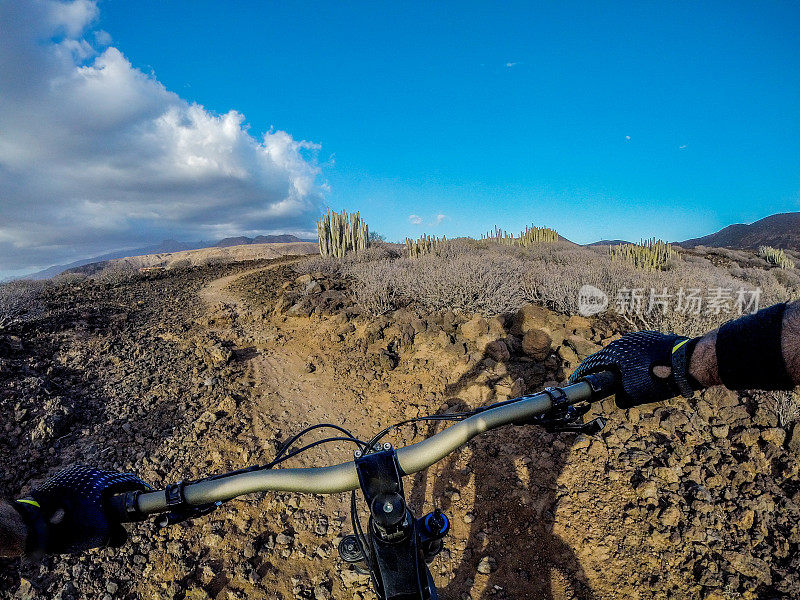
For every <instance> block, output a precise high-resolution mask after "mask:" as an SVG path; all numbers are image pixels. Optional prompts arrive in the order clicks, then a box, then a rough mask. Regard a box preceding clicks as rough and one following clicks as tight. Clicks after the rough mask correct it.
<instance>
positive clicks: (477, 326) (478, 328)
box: [458, 316, 489, 342]
mask: <svg viewBox="0 0 800 600" xmlns="http://www.w3.org/2000/svg"><path fill="white" fill-rule="evenodd" d="M458 329H459V333H461V336H462V337H463V338H464V339H466V340H469V341H472V342H475V341H477V340H478V338H479V337H481V336H482V335H486V334H487V333H489V323H488V322H487V321H486V319H484V318H483V317H481V316H475V317H472V318H471V319H470V320H469V321H467V322H466V323H462V324H461V326H460V327H459V328H458Z"/></svg>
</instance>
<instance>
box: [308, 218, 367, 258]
mask: <svg viewBox="0 0 800 600" xmlns="http://www.w3.org/2000/svg"><path fill="white" fill-rule="evenodd" d="M317 237H318V238H319V253H320V254H321V255H322V256H335V257H336V258H342V257H343V256H344V255H345V254H346V253H347V252H350V251H351V250H363V249H364V248H366V247H367V246H368V245H369V226H368V225H367V224H366V223H365V222H364V221H363V220H362V219H361V215H359V213H357V212H356V213H350V214H349V215H348V213H346V212H345V211H342V212H340V213H335V212H331V210H330V209H328V212H326V213H325V214H324V215H322V216H321V217H320V218H319V220H318V221H317Z"/></svg>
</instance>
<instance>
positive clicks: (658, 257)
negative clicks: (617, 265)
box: [609, 238, 678, 271]
mask: <svg viewBox="0 0 800 600" xmlns="http://www.w3.org/2000/svg"><path fill="white" fill-rule="evenodd" d="M609 253H610V254H611V260H624V261H626V262H629V263H631V264H632V265H633V266H634V267H637V268H639V269H644V270H646V271H660V270H661V269H663V268H664V267H666V266H667V263H668V262H669V261H670V260H671V259H673V258H676V257H677V256H678V253H677V251H676V250H674V249H673V248H672V245H671V244H668V243H666V242H664V241H662V240H657V239H656V238H650V239H649V240H642V241H641V242H639V243H638V244H619V245H618V246H609Z"/></svg>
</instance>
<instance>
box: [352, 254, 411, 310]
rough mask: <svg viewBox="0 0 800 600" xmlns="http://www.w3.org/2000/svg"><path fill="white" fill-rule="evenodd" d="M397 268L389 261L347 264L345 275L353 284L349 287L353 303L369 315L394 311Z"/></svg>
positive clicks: (395, 264)
mask: <svg viewBox="0 0 800 600" xmlns="http://www.w3.org/2000/svg"><path fill="white" fill-rule="evenodd" d="M398 266H399V265H397V263H396V262H393V261H390V260H376V261H372V262H355V261H353V262H349V263H347V265H346V272H347V275H348V276H350V277H352V278H353V280H354V283H355V285H353V286H352V287H351V290H352V294H353V300H354V301H355V303H356V304H357V305H358V306H359V307H361V308H362V309H363V310H364V311H366V312H367V313H369V314H371V315H382V314H384V313H386V312H389V311H390V310H392V309H394V308H395V300H396V297H397V291H396V290H397V283H398V277H397V272H398Z"/></svg>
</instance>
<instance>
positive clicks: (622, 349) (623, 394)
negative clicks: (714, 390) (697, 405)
mask: <svg viewBox="0 0 800 600" xmlns="http://www.w3.org/2000/svg"><path fill="white" fill-rule="evenodd" d="M698 340H699V338H695V339H689V338H685V337H681V336H678V335H672V334H663V333H659V332H658V331H637V332H635V333H629V334H627V335H624V336H622V337H621V338H620V339H618V340H616V341H614V342H611V343H610V344H609V345H608V346H606V347H605V348H603V349H602V350H600V351H598V352H595V353H594V354H592V355H591V356H588V357H587V358H586V359H585V360H584V361H583V362H582V363H581V364H580V365H578V368H577V369H576V371H575V372H574V373H573V374H572V376H571V377H570V378H569V382H570V383H575V382H577V381H579V380H580V379H581V377H583V376H584V375H588V374H590V373H595V372H597V371H612V372H613V373H614V374H615V375H616V376H617V382H618V383H617V393H616V395H615V398H616V402H617V406H618V407H619V408H631V407H632V406H637V405H639V404H646V403H648V402H659V401H661V400H666V399H667V398H672V397H674V396H678V395H681V394H682V395H684V396H686V397H687V398H690V397H691V396H692V395H693V394H694V390H697V389H700V387H701V386H700V384H698V383H697V381H696V380H695V379H694V378H693V377H691V375H689V372H688V371H689V359H690V357H691V353H692V351H693V350H694V346H695V345H696V344H697V341H698ZM656 366H665V367H670V373H669V375H668V376H667V377H659V376H658V375H656V374H655V373H654V372H653V368H654V367H656Z"/></svg>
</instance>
